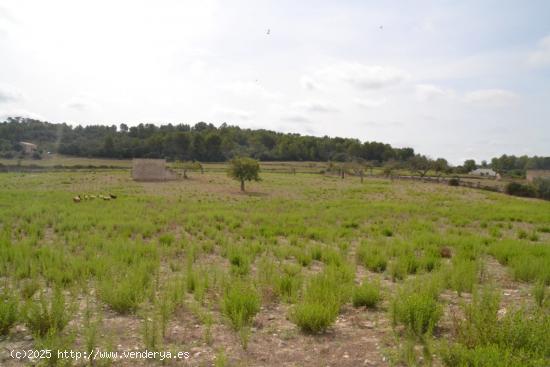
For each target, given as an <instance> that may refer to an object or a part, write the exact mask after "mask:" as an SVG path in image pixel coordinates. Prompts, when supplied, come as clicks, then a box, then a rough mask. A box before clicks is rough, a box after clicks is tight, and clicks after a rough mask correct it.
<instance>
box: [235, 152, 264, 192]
mask: <svg viewBox="0 0 550 367" xmlns="http://www.w3.org/2000/svg"><path fill="white" fill-rule="evenodd" d="M259 173H260V163H259V162H258V161H257V160H255V159H252V158H233V159H232V160H231V161H230V162H229V169H228V170H227V174H228V175H229V177H231V178H233V179H235V180H237V181H240V183H241V191H244V182H245V181H260V175H259Z"/></svg>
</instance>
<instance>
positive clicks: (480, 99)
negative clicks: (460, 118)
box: [464, 89, 519, 107]
mask: <svg viewBox="0 0 550 367" xmlns="http://www.w3.org/2000/svg"><path fill="white" fill-rule="evenodd" d="M464 100H465V101H466V102H468V103H472V104H477V105H484V106H492V107H502V106H506V105H509V104H512V103H515V102H517V101H518V100H519V95H518V94H516V93H514V92H511V91H508V90H504V89H482V90H476V91H472V92H469V93H466V95H465V97H464Z"/></svg>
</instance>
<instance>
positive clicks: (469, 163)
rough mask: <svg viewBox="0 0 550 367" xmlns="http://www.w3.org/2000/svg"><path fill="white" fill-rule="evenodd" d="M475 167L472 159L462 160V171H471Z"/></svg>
mask: <svg viewBox="0 0 550 367" xmlns="http://www.w3.org/2000/svg"><path fill="white" fill-rule="evenodd" d="M476 168H477V164H476V161H475V160H473V159H467V160H465V161H464V171H466V172H471V171H473V170H475V169H476Z"/></svg>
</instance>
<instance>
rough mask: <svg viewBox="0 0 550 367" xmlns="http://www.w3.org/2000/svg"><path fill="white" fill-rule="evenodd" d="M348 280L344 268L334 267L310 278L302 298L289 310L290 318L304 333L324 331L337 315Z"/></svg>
mask: <svg viewBox="0 0 550 367" xmlns="http://www.w3.org/2000/svg"><path fill="white" fill-rule="evenodd" d="M350 280H351V279H350V278H349V276H348V275H347V271H346V270H344V269H335V268H328V269H327V270H325V272H323V273H321V274H318V275H316V276H314V277H313V278H311V279H310V281H309V283H308V285H307V288H306V290H305V293H304V295H303V299H302V300H301V301H300V302H299V303H298V304H297V305H295V306H294V308H293V309H292V311H291V315H290V318H291V320H292V321H293V322H294V323H296V325H298V327H299V328H300V329H301V330H302V331H303V332H305V333H319V332H323V331H325V330H326V329H327V328H328V327H329V326H330V325H332V323H334V321H335V320H336V317H337V316H338V312H339V311H340V305H341V304H342V303H343V302H344V301H345V299H346V297H347V288H348V286H347V284H349V282H350Z"/></svg>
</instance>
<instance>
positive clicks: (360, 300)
mask: <svg viewBox="0 0 550 367" xmlns="http://www.w3.org/2000/svg"><path fill="white" fill-rule="evenodd" d="M380 299H381V294H380V283H374V282H373V283H370V282H363V284H361V285H359V286H356V287H355V288H354V289H353V294H352V304H353V306H354V307H367V308H376V306H377V305H378V303H379V302H380Z"/></svg>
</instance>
